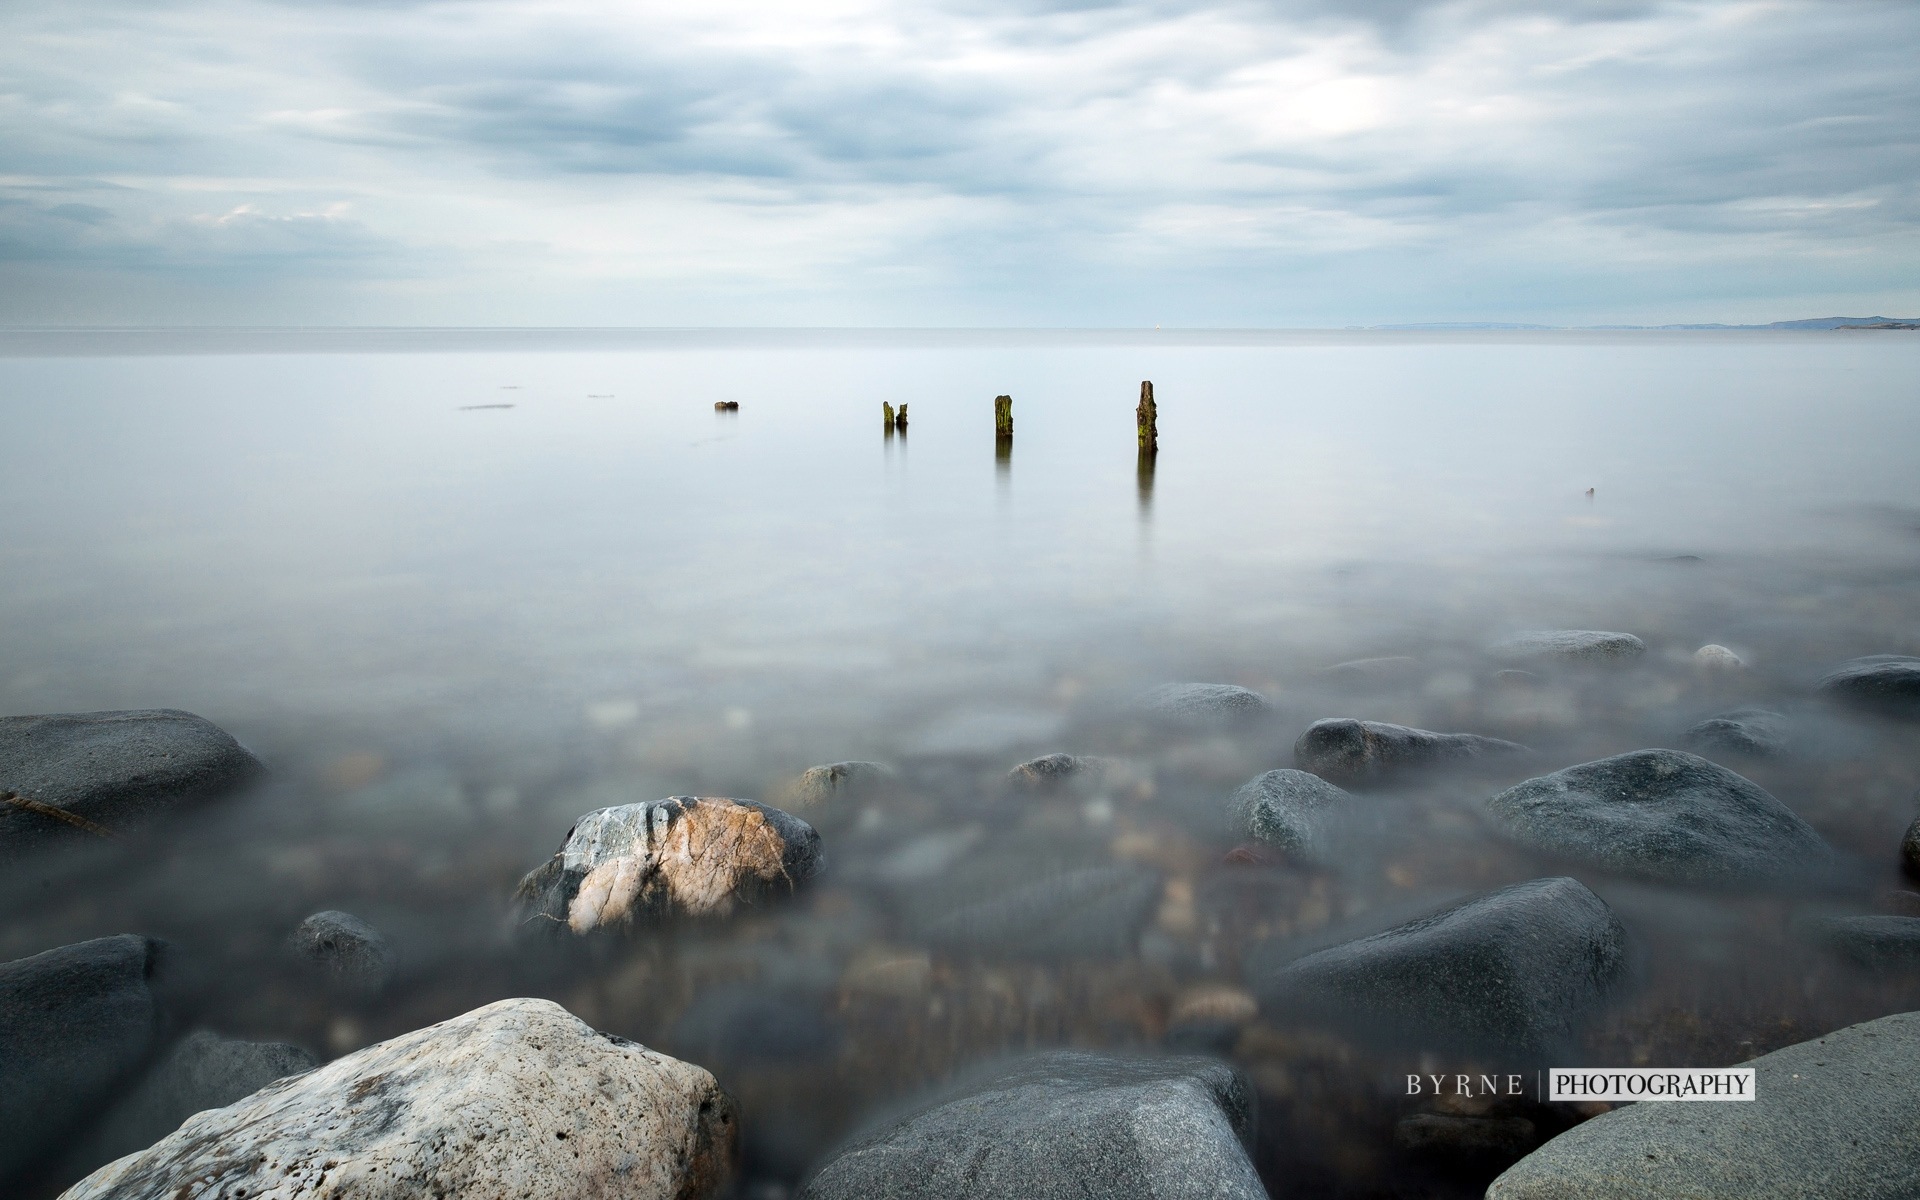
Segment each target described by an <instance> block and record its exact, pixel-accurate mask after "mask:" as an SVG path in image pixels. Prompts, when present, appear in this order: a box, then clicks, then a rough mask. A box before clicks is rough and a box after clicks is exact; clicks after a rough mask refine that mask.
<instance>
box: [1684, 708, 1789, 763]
mask: <svg viewBox="0 0 1920 1200" xmlns="http://www.w3.org/2000/svg"><path fill="white" fill-rule="evenodd" d="M1683 740H1684V741H1685V742H1686V744H1687V745H1688V746H1690V747H1692V748H1693V749H1695V750H1698V751H1699V752H1700V753H1702V754H1744V755H1748V756H1749V757H1752V758H1773V757H1776V756H1778V755H1780V754H1783V753H1785V752H1786V748H1787V719H1786V718H1785V717H1784V716H1781V715H1780V714H1779V713H1777V712H1774V711H1772V710H1771V709H1765V708H1741V709H1736V710H1734V711H1733V712H1729V713H1721V714H1720V715H1719V716H1717V717H1708V718H1707V719H1706V720H1704V721H1702V722H1700V723H1699V724H1698V725H1695V726H1693V727H1692V728H1690V729H1688V730H1687V732H1686V733H1685V735H1684V736H1683Z"/></svg>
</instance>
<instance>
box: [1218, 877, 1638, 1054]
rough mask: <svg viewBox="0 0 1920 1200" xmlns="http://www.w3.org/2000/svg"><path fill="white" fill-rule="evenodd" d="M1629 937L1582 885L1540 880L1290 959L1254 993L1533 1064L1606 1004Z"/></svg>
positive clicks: (1370, 1030)
mask: <svg viewBox="0 0 1920 1200" xmlns="http://www.w3.org/2000/svg"><path fill="white" fill-rule="evenodd" d="M1625 937H1626V935H1625V930H1624V929H1623V928H1622V927H1621V925H1620V921H1619V919H1618V918H1616V917H1615V916H1614V915H1613V911H1612V910H1611V909H1609V908H1608V907H1607V905H1606V902H1605V901H1603V900H1601V899H1600V897H1598V896H1596V895H1594V894H1593V893H1592V892H1591V891H1589V890H1588V889H1587V888H1586V887H1585V886H1584V885H1582V884H1581V883H1580V882H1578V881H1577V880H1573V879H1567V878H1564V877H1562V878H1557V879H1535V880H1532V881H1531V882H1528V883H1519V884H1514V885H1513V886H1511V887H1506V888H1501V889H1500V890H1499V891H1496V892H1490V893H1488V894H1486V895H1483V896H1477V897H1475V898H1473V899H1470V900H1467V901H1465V902H1463V903H1460V904H1456V905H1454V906H1452V907H1451V908H1447V909H1444V910H1442V911H1441V912H1438V913H1435V914H1433V915H1432V916H1428V917H1423V918H1421V919H1420V920H1417V921H1412V922H1410V923H1408V924H1405V925H1401V926H1399V927H1398V928H1395V929H1389V930H1387V931H1386V932H1384V933H1377V934H1374V935H1373V936H1371V937H1365V938H1360V939H1359V940H1357V941H1351V942H1345V943H1342V944H1340V945H1337V946H1332V947H1329V948H1327V949H1325V950H1321V951H1318V952H1316V953H1313V954H1309V955H1306V956H1305V957H1303V958H1298V959H1295V960H1293V961H1292V962H1290V963H1287V964H1285V965H1283V966H1281V967H1280V968H1278V969H1277V970H1275V971H1272V972H1270V973H1268V974H1267V975H1266V977H1265V978H1262V979H1256V980H1254V991H1255V993H1256V994H1258V995H1259V996H1260V999H1261V1004H1262V1007H1263V1008H1264V1009H1267V1010H1269V1011H1275V1012H1283V1013H1294V1014H1298V1015H1302V1016H1306V1017H1310V1018H1318V1019H1324V1020H1328V1021H1330V1022H1333V1023H1335V1024H1340V1025H1345V1026H1348V1027H1351V1028H1354V1029H1356V1030H1357V1031H1359V1032H1361V1033H1367V1034H1375V1035H1378V1036H1382V1037H1384V1038H1386V1039H1387V1040H1389V1041H1393V1042H1412V1043H1417V1044H1419V1045H1422V1046H1426V1045H1429V1044H1431V1043H1432V1042H1434V1041H1436V1040H1438V1041H1440V1042H1442V1043H1446V1044H1449V1045H1455V1046H1461V1047H1469V1048H1483V1049H1489V1050H1496V1051H1502V1052H1506V1053H1511V1054H1516V1055H1521V1056H1529V1057H1531V1056H1539V1055H1543V1054H1547V1053H1550V1052H1553V1051H1556V1050H1560V1049H1562V1048H1564V1047H1566V1046H1568V1045H1570V1043H1571V1039H1572V1037H1573V1035H1574V1032H1575V1030H1576V1028H1577V1026H1578V1024H1579V1022H1580V1021H1581V1020H1582V1019H1584V1018H1585V1017H1586V1016H1587V1015H1588V1014H1590V1013H1591V1012H1592V1011H1593V1010H1594V1009H1596V1008H1597V1007H1599V1006H1600V1005H1601V1004H1602V1003H1603V1002H1604V1001H1605V1000H1606V998H1607V995H1608V993H1609V992H1610V991H1611V990H1612V989H1613V987H1614V986H1615V985H1616V984H1617V983H1618V981H1619V979H1620V977H1621V974H1622V972H1623V970H1624V969H1625Z"/></svg>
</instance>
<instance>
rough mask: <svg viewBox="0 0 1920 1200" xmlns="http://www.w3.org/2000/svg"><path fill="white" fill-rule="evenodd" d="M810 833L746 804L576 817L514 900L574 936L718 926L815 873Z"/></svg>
mask: <svg viewBox="0 0 1920 1200" xmlns="http://www.w3.org/2000/svg"><path fill="white" fill-rule="evenodd" d="M823 857H824V856H823V854H822V852H821V849H820V835H819V834H818V833H816V832H815V831H814V828H813V826H811V825H809V824H807V823H806V822H805V821H802V820H801V819H800V818H798V817H795V816H793V815H791V814H789V813H785V812H782V811H780V810H779V809H777V808H773V807H771V806H769V805H765V804H760V803H757V802H755V801H752V800H732V799H726V798H724V797H718V796H698V797H696V796H672V797H669V798H668V799H665V800H655V801H652V802H650V803H641V804H623V805H619V806H617V807H614V808H602V809H596V810H594V811H593V812H590V813H588V814H587V815H585V816H583V817H581V818H580V819H579V820H578V821H577V822H575V823H574V826H573V828H572V829H571V830H569V831H568V833H567V838H566V841H565V843H564V844H563V845H562V846H561V847H560V850H559V852H558V853H556V854H555V855H554V856H553V857H552V858H551V859H549V860H548V861H547V862H546V863H545V864H543V865H541V866H539V867H537V868H535V869H534V870H532V871H530V872H528V874H527V876H526V878H524V879H522V880H521V881H520V886H519V888H518V889H517V891H516V892H515V899H516V900H517V901H518V902H519V903H520V905H521V906H522V911H523V914H524V916H525V919H526V920H527V921H529V922H539V921H545V922H548V923H550V924H552V925H553V926H554V927H556V928H560V927H564V928H566V929H569V930H571V931H573V932H574V933H576V934H585V933H588V932H590V931H592V930H594V929H600V928H608V927H619V928H630V927H632V926H633V925H635V924H644V923H646V922H648V921H653V920H661V919H665V918H669V917H674V916H693V917H698V916H709V915H711V916H726V915H727V914H729V913H731V912H732V911H733V909H734V908H735V907H736V906H737V905H741V904H753V903H757V902H760V901H762V900H767V899H771V898H774V897H778V896H784V895H788V894H791V893H792V892H793V890H794V889H795V888H797V887H799V886H800V885H801V884H803V883H805V882H806V881H807V880H808V879H810V878H812V877H813V875H814V873H815V872H816V871H818V870H819V868H820V866H821V863H822V860H823Z"/></svg>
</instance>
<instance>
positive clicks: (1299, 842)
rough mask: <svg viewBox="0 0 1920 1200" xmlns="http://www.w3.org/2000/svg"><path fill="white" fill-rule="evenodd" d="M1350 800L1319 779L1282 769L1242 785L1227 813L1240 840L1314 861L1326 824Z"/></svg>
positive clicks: (1302, 772) (1319, 852)
mask: <svg viewBox="0 0 1920 1200" xmlns="http://www.w3.org/2000/svg"><path fill="white" fill-rule="evenodd" d="M1352 800H1353V797H1352V796H1351V795H1349V794H1348V793H1347V792H1344V791H1342V790H1341V789H1339V788H1337V787H1335V786H1333V785H1332V784H1331V783H1328V782H1327V781H1326V780H1324V779H1322V778H1320V777H1319V776H1318V775H1309V774H1307V772H1305V771H1295V770H1291V769H1283V770H1279V771H1268V772H1267V773H1266V774H1264V775H1259V776H1256V777H1255V778H1253V779H1250V780H1248V781H1247V782H1246V783H1243V784H1241V785H1240V788H1239V790H1238V791H1236V792H1234V794H1233V798H1232V799H1231V800H1230V801H1229V802H1228V810H1229V813H1230V816H1231V820H1232V822H1233V830H1234V832H1235V833H1236V834H1238V835H1239V836H1241V837H1248V838H1252V839H1253V840H1254V841H1257V842H1265V843H1266V844H1267V845H1269V846H1278V847H1279V848H1280V849H1282V850H1285V851H1286V852H1287V853H1289V854H1293V855H1297V856H1299V857H1301V858H1303V859H1306V860H1308V861H1312V860H1315V859H1317V858H1319V857H1320V854H1321V851H1322V845H1321V842H1322V836H1323V832H1324V830H1325V827H1326V823H1327V820H1328V818H1330V817H1332V816H1333V815H1334V814H1335V813H1337V812H1339V811H1340V810H1341V809H1342V808H1344V807H1346V805H1347V804H1348V803H1350V802H1351V801H1352Z"/></svg>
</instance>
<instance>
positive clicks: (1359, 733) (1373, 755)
mask: <svg viewBox="0 0 1920 1200" xmlns="http://www.w3.org/2000/svg"><path fill="white" fill-rule="evenodd" d="M1525 753H1527V748H1526V747H1525V746H1522V745H1520V744H1519V743H1517V742H1504V741H1501V740H1500V739H1499V738H1490V737H1481V736H1480V735H1479V734H1477V733H1430V732H1428V731H1427V730H1425V729H1411V728H1409V727H1407V726H1405V725H1390V724H1388V723H1387V722H1385V721H1356V720H1354V719H1353V718H1351V717H1329V718H1327V719H1326V720H1323V721H1315V722H1314V723H1313V724H1311V725H1309V726H1307V731H1306V732H1305V733H1303V734H1301V735H1300V738H1299V740H1298V741H1296V742H1294V744H1293V761H1294V765H1295V766H1297V767H1299V768H1301V769H1302V770H1306V771H1311V772H1313V773H1314V774H1315V775H1318V776H1320V777H1321V778H1323V779H1330V780H1333V781H1334V782H1336V783H1374V782H1378V781H1380V780H1382V779H1385V778H1387V777H1388V776H1391V775H1393V774H1395V773H1396V772H1399V771H1404V770H1408V769H1411V768H1414V767H1423V766H1434V765H1438V764H1442V763H1463V762H1472V761H1475V760H1477V759H1484V758H1493V757H1499V756H1502V755H1509V754H1525Z"/></svg>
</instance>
